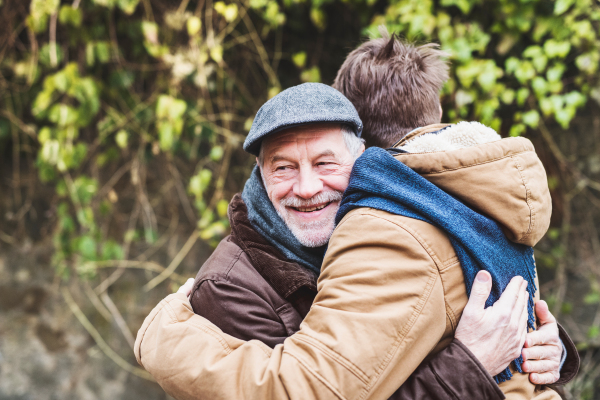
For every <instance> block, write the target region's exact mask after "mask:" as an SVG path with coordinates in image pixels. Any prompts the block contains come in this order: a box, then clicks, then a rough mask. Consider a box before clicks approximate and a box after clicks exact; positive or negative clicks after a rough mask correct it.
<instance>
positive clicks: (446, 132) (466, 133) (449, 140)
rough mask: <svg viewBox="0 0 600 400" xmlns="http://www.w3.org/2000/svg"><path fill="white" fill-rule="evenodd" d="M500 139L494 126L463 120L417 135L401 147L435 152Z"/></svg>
mask: <svg viewBox="0 0 600 400" xmlns="http://www.w3.org/2000/svg"><path fill="white" fill-rule="evenodd" d="M500 139H502V138H501V137H500V135H499V134H498V133H496V131H495V130H493V129H492V128H489V127H487V126H485V125H483V124H481V123H479V122H468V121H462V122H459V123H458V124H455V125H451V126H449V127H447V128H444V129H442V130H440V131H437V132H431V133H426V134H424V135H421V136H417V137H416V138H414V139H412V140H410V141H408V143H406V144H405V145H403V146H400V149H402V150H404V151H406V152H408V153H433V152H436V151H451V150H458V149H464V148H466V147H471V146H475V145H478V144H483V143H489V142H495V141H497V140H500Z"/></svg>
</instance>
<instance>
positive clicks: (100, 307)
mask: <svg viewBox="0 0 600 400" xmlns="http://www.w3.org/2000/svg"><path fill="white" fill-rule="evenodd" d="M83 289H84V291H85V294H86V295H87V297H88V299H90V301H91V302H92V304H93V305H94V307H96V310H98V312H99V313H100V315H102V316H103V317H104V319H105V320H107V321H110V320H111V318H112V315H111V314H110V311H108V309H107V308H106V306H105V305H104V304H102V301H100V298H99V297H98V295H97V294H96V292H94V290H92V288H91V287H90V285H89V283H88V282H85V281H84V284H83Z"/></svg>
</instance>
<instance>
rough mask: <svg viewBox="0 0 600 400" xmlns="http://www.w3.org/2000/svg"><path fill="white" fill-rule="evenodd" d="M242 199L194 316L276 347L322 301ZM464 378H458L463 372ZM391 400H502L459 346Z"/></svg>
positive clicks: (199, 286)
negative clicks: (268, 237) (256, 226)
mask: <svg viewBox="0 0 600 400" xmlns="http://www.w3.org/2000/svg"><path fill="white" fill-rule="evenodd" d="M247 213H248V210H247V208H246V205H245V204H244V201H243V200H242V198H241V196H240V195H239V194H238V195H235V196H234V197H233V199H232V200H231V203H230V204H229V221H230V225H231V235H230V236H228V237H226V238H225V239H223V240H222V241H221V243H220V244H219V246H218V247H217V248H216V249H215V251H214V252H213V254H212V255H211V257H210V258H209V259H208V260H207V261H206V262H205V263H204V265H203V266H202V268H200V271H199V272H198V275H197V277H196V281H195V282H194V287H193V289H192V293H191V295H190V303H191V305H192V308H193V310H194V312H195V313H196V314H198V315H201V316H203V317H204V318H206V319H208V320H209V321H211V322H212V323H214V324H215V325H217V326H218V327H219V328H220V329H221V330H223V332H225V333H227V334H229V335H231V336H234V337H236V338H238V339H242V340H252V339H256V340H260V341H261V342H263V343H265V344H267V345H269V346H270V347H275V345H277V344H280V343H283V341H284V340H285V339H286V338H287V337H288V336H291V335H292V334H294V333H296V332H297V331H299V330H300V323H301V322H302V320H303V319H304V317H305V316H306V314H307V313H308V311H309V309H310V306H311V305H312V303H313V301H314V299H315V296H316V295H317V276H316V275H315V274H314V273H313V272H311V271H309V270H307V269H306V268H304V267H302V266H300V265H299V264H297V263H294V262H290V261H289V260H287V259H286V258H285V257H284V256H283V254H281V253H280V252H279V250H277V249H276V248H274V247H273V246H272V245H270V244H269V242H268V241H266V240H265V238H263V237H262V236H261V235H260V234H259V233H258V232H256V231H255V230H254V228H253V227H252V225H251V224H250V221H249V220H248V215H247ZM458 372H460V373H458ZM392 398H393V399H404V400H410V399H420V398H428V399H430V400H436V399H440V400H444V399H449V398H458V399H464V400H469V399H472V400H480V399H490V400H492V399H503V398H504V396H503V395H502V392H501V391H500V389H499V388H498V386H497V385H496V383H495V382H494V380H493V378H492V377H491V376H490V375H489V374H488V373H487V372H486V371H485V369H484V368H483V366H481V364H480V363H479V361H478V360H477V359H476V358H475V356H473V354H472V353H471V352H470V351H469V350H467V349H466V347H465V346H464V345H462V344H461V343H460V342H458V341H455V342H453V343H452V344H451V345H450V346H448V347H447V348H445V349H444V350H442V351H441V352H440V353H438V354H437V355H436V357H435V359H432V360H428V361H427V362H425V363H423V364H422V365H421V366H420V367H419V368H418V369H417V370H416V371H415V372H414V373H413V374H412V375H411V377H410V378H409V379H408V380H407V381H406V382H405V383H404V384H403V385H402V387H400V389H398V390H397V391H396V393H394V395H393V396H392Z"/></svg>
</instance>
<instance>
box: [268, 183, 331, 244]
mask: <svg viewBox="0 0 600 400" xmlns="http://www.w3.org/2000/svg"><path fill="white" fill-rule="evenodd" d="M341 200H342V192H338V191H335V190H330V191H327V192H321V193H319V194H317V195H315V196H313V197H312V198H310V199H308V200H305V199H301V198H298V197H289V198H284V199H281V200H280V201H279V204H278V207H275V210H276V211H277V214H279V216H280V217H281V219H283V222H285V224H286V225H287V226H288V228H290V231H291V232H292V234H293V235H294V236H295V237H296V239H298V241H299V242H300V243H301V244H302V245H303V246H306V247H320V246H323V245H325V244H327V242H329V238H331V235H332V234H333V229H334V228H335V215H336V213H337V210H338V208H339V203H340V201H341ZM330 202H333V203H334V204H331V205H330V206H329V208H330V209H329V210H327V211H328V212H327V214H326V215H324V216H323V218H321V219H320V220H317V221H310V222H300V221H296V219H295V218H294V216H293V215H292V214H291V213H290V212H288V210H287V208H286V207H295V208H299V207H307V208H308V207H311V206H312V205H315V204H322V203H330Z"/></svg>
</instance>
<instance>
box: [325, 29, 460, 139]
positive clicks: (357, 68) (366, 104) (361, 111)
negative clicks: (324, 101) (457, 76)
mask: <svg viewBox="0 0 600 400" xmlns="http://www.w3.org/2000/svg"><path fill="white" fill-rule="evenodd" d="M382 35H383V36H384V37H383V38H380V39H372V40H369V41H368V42H366V43H363V44H362V45H361V46H359V47H358V48H357V49H356V50H354V51H353V52H351V53H350V54H349V55H348V57H346V61H344V64H342V67H341V68H340V70H339V71H338V74H337V77H336V78H335V81H334V82H333V87H334V88H336V89H337V90H339V91H340V92H342V94H344V95H345V96H346V97H347V98H348V99H349V100H350V101H351V102H352V104H354V107H356V110H357V111H358V115H359V116H360V118H361V119H362V121H363V124H364V128H363V134H362V137H363V138H364V139H365V141H366V144H367V146H379V147H390V146H392V145H393V144H394V143H396V142H397V141H398V140H400V139H402V138H403V137H404V136H405V135H406V134H407V133H408V132H410V131H411V130H413V129H415V128H418V127H420V126H425V125H429V124H434V123H439V122H440V109H439V107H440V99H439V96H440V90H441V88H442V85H443V84H444V82H446V80H447V79H448V64H447V63H446V61H444V59H443V58H444V57H446V56H447V53H445V52H443V51H441V50H439V45H437V44H435V43H429V44H425V45H422V46H415V45H412V44H408V43H404V42H402V41H400V40H399V39H398V37H397V36H396V35H395V34H393V35H392V36H391V37H389V35H388V34H387V31H385V30H383V31H382Z"/></svg>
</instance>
